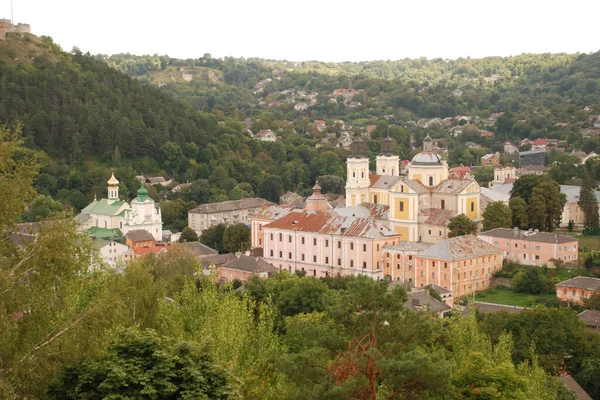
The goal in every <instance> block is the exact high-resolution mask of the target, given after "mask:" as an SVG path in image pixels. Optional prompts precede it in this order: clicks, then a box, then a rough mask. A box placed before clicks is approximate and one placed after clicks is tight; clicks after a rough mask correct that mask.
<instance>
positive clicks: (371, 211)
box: [334, 203, 390, 219]
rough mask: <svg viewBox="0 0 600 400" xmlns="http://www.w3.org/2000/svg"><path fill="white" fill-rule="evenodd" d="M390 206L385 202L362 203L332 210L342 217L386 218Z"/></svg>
mask: <svg viewBox="0 0 600 400" xmlns="http://www.w3.org/2000/svg"><path fill="white" fill-rule="evenodd" d="M389 210H390V206H388V205H385V204H375V203H362V204H361V205H358V206H351V207H340V208H336V209H335V210H334V211H335V213H336V214H338V215H341V216H343V217H358V218H375V219H387V217H388V213H389Z"/></svg>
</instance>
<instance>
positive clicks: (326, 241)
mask: <svg viewBox="0 0 600 400" xmlns="http://www.w3.org/2000/svg"><path fill="white" fill-rule="evenodd" d="M325 247H329V240H328V239H325Z"/></svg>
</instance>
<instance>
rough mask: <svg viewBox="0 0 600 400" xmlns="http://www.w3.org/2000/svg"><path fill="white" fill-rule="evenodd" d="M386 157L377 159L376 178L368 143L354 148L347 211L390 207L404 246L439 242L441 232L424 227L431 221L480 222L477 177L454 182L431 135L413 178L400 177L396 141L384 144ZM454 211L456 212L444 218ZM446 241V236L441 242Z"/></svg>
mask: <svg viewBox="0 0 600 400" xmlns="http://www.w3.org/2000/svg"><path fill="white" fill-rule="evenodd" d="M383 149H384V150H383V152H382V153H381V154H380V155H379V156H377V159H376V172H377V173H376V174H371V173H370V171H369V159H368V158H367V157H366V156H365V143H364V142H363V141H362V140H360V139H358V140H357V141H355V142H354V143H353V144H352V156H350V157H348V159H347V161H346V164H347V181H346V207H351V206H355V205H360V204H362V203H375V204H385V205H388V206H389V207H390V210H389V217H388V223H389V227H390V229H391V230H392V231H394V232H396V233H398V234H399V235H401V240H403V241H426V242H428V241H429V242H436V241H439V240H440V236H439V232H440V230H439V229H437V230H436V229H435V228H434V229H431V235H429V234H428V233H429V231H430V229H429V228H422V227H421V226H420V225H422V224H423V223H425V221H426V220H428V219H429V216H430V215H431V214H435V215H436V217H440V215H444V216H447V217H452V216H453V215H457V214H465V215H466V216H467V217H469V218H470V219H472V220H474V221H476V222H480V221H481V211H480V190H479V185H478V184H477V182H476V181H475V179H473V178H472V177H470V176H469V177H466V178H465V179H449V170H448V165H447V163H446V161H445V160H444V159H443V158H441V157H440V156H439V155H438V154H436V153H435V152H434V151H433V141H432V139H431V138H430V137H429V136H428V137H426V138H425V140H424V141H423V151H422V152H420V153H418V154H417V155H415V156H414V157H413V159H412V161H411V162H410V163H409V164H408V167H407V170H408V174H407V176H400V175H399V171H400V166H399V164H400V163H399V158H398V157H397V156H395V155H393V149H394V143H393V140H392V139H390V138H387V139H385V140H384V142H383ZM436 210H450V211H453V212H454V213H439V212H436ZM435 222H436V225H435V226H445V225H446V224H447V223H448V220H445V221H441V220H440V219H439V218H436V221H435ZM445 237H446V231H445V230H443V231H442V236H441V239H444V238H445Z"/></svg>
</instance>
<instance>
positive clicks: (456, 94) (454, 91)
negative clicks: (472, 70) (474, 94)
mask: <svg viewBox="0 0 600 400" xmlns="http://www.w3.org/2000/svg"><path fill="white" fill-rule="evenodd" d="M452 94H453V95H454V96H456V97H460V96H462V95H463V91H462V90H460V89H454V90H453V91H452Z"/></svg>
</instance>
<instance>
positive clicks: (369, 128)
mask: <svg viewBox="0 0 600 400" xmlns="http://www.w3.org/2000/svg"><path fill="white" fill-rule="evenodd" d="M375 129H377V125H367V132H369V133H370V132H372V131H374V130H375Z"/></svg>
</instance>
